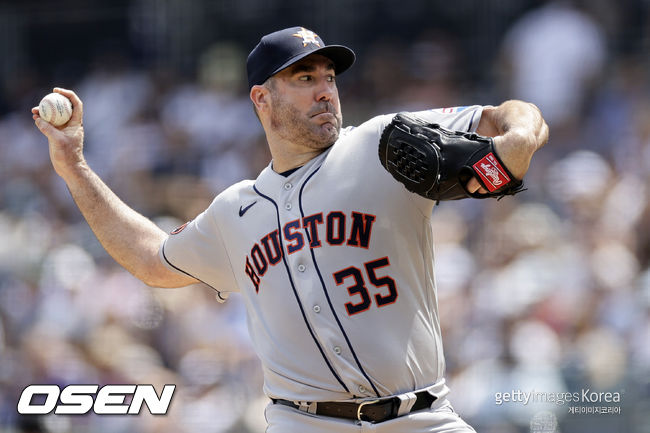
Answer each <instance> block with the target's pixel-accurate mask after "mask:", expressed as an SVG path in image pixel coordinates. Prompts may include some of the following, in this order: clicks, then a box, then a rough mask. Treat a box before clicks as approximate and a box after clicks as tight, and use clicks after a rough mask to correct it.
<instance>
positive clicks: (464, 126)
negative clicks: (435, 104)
mask: <svg viewBox="0 0 650 433" xmlns="http://www.w3.org/2000/svg"><path fill="white" fill-rule="evenodd" d="M482 113H483V106H481V105H472V106H468V107H449V108H436V109H433V110H425V111H416V112H413V113H412V114H413V115H415V116H417V117H419V118H421V119H424V120H426V121H427V122H430V123H438V124H440V125H441V126H442V127H444V128H447V129H451V130H452V131H464V132H475V131H476V128H478V124H479V122H480V120H481V114H482Z"/></svg>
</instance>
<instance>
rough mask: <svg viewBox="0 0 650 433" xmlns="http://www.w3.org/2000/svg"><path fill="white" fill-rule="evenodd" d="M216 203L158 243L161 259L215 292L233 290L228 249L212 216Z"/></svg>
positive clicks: (235, 284) (233, 278)
mask: <svg viewBox="0 0 650 433" xmlns="http://www.w3.org/2000/svg"><path fill="white" fill-rule="evenodd" d="M215 207H216V202H213V203H212V205H211V206H210V207H209V208H208V209H206V210H205V211H204V212H203V213H201V214H200V215H199V216H197V217H196V218H195V219H194V220H192V221H190V222H188V223H186V224H184V225H182V226H180V227H179V228H177V229H176V230H174V231H173V232H171V233H170V235H169V236H168V237H167V239H166V240H165V241H164V242H163V243H162V245H161V247H160V250H159V255H160V258H161V260H162V262H163V263H164V264H165V265H166V266H167V267H168V268H170V269H172V270H173V271H175V272H180V273H182V274H185V275H189V276H191V277H194V278H196V279H197V280H200V281H202V282H204V283H205V284H207V285H209V286H210V287H212V288H213V289H215V290H216V291H218V292H220V293H221V292H234V291H237V283H236V280H235V276H234V273H233V270H232V265H231V262H230V258H229V256H228V250H227V249H226V245H225V243H224V240H223V237H222V234H221V231H220V229H219V226H218V221H217V219H216V217H215V216H216V215H215V214H216V210H215Z"/></svg>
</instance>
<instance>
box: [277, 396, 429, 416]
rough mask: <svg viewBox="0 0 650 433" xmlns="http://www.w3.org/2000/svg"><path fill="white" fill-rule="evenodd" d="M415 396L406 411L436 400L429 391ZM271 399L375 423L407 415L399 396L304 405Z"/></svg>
mask: <svg viewBox="0 0 650 433" xmlns="http://www.w3.org/2000/svg"><path fill="white" fill-rule="evenodd" d="M415 397H416V400H415V403H414V404H413V406H412V407H411V410H410V411H408V412H406V413H411V412H415V411H418V410H422V409H428V408H429V407H431V404H432V403H433V402H434V401H436V397H435V396H433V395H431V394H429V393H428V392H427V391H420V392H416V393H415ZM271 400H272V401H273V403H275V404H281V405H284V406H289V407H292V408H294V409H299V410H301V411H303V412H309V413H314V414H316V415H323V416H332V417H336V418H347V419H354V420H359V421H370V422H375V423H379V422H384V421H388V420H389V419H393V418H397V417H398V416H401V415H406V413H403V414H399V415H398V411H399V407H400V404H401V401H402V400H401V399H400V398H399V397H387V398H381V399H378V400H370V401H365V402H361V403H352V402H340V401H325V402H316V403H309V404H305V405H304V406H301V405H298V404H296V403H294V402H292V401H289V400H282V399H275V398H273V399H271ZM312 405H316V408H315V410H314V409H313V408H312ZM308 408H309V409H308Z"/></svg>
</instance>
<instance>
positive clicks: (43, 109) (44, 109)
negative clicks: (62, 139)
mask: <svg viewBox="0 0 650 433" xmlns="http://www.w3.org/2000/svg"><path fill="white" fill-rule="evenodd" d="M38 115H39V116H41V119H43V120H45V121H46V122H50V123H51V124H52V125H54V126H61V125H63V124H64V123H66V122H67V121H68V120H70V116H72V103H71V102H70V100H69V99H68V98H66V97H65V96H63V95H61V94H60V93H50V94H49V95H47V96H46V97H44V98H43V99H41V102H40V103H39V104H38Z"/></svg>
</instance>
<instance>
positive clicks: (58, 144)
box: [32, 88, 85, 178]
mask: <svg viewBox="0 0 650 433" xmlns="http://www.w3.org/2000/svg"><path fill="white" fill-rule="evenodd" d="M54 92H55V93H58V94H61V95H63V96H65V97H67V98H68V99H69V100H70V102H71V103H72V115H71V117H70V120H69V121H68V122H66V123H64V124H63V125H61V126H59V127H56V126H54V125H53V124H51V123H49V122H46V121H45V120H44V119H43V118H41V116H40V113H39V109H38V107H34V108H32V118H33V119H34V123H35V124H36V127H37V128H38V129H39V131H41V133H43V135H45V136H46V137H47V140H48V143H49V150H50V159H51V160H52V165H53V166H54V169H55V171H56V172H57V174H59V176H61V177H64V178H65V177H66V176H67V175H69V174H70V173H71V172H73V171H74V170H75V169H77V168H79V167H80V166H81V165H83V164H85V161H84V157H83V136H84V131H83V104H82V102H81V100H80V99H79V97H78V96H77V95H76V94H75V93H74V92H73V91H71V90H66V89H61V88H55V89H54Z"/></svg>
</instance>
